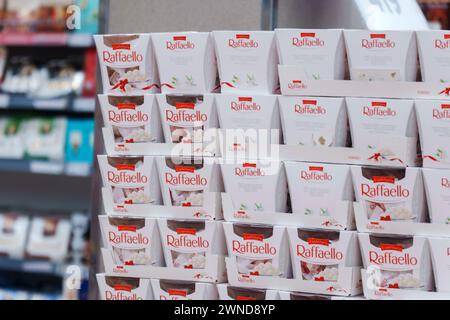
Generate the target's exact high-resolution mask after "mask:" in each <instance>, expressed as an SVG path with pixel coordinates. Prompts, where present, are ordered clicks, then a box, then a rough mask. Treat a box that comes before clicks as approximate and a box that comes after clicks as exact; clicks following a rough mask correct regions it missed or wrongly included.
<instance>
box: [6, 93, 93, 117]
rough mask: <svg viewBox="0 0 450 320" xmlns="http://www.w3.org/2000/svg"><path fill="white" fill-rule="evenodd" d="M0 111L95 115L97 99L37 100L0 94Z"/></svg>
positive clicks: (62, 98)
mask: <svg viewBox="0 0 450 320" xmlns="http://www.w3.org/2000/svg"><path fill="white" fill-rule="evenodd" d="M0 109H8V110H42V111H67V112H73V113H93V112H94V110H95V98H93V97H61V98H54V99H36V98H30V97H27V96H25V95H13V94H4V93H3V94H2V93H0Z"/></svg>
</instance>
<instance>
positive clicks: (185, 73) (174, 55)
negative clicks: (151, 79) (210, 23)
mask: <svg viewBox="0 0 450 320" xmlns="http://www.w3.org/2000/svg"><path fill="white" fill-rule="evenodd" d="M152 42H153V46H154V47H155V55H156V60H157V62H158V70H159V77H160V79H161V91H162V92H163V93H190V94H203V93H207V92H212V91H213V90H214V88H215V87H216V76H217V66H216V56H215V52H214V43H213V39H212V35H211V33H209V32H172V33H153V34H152Z"/></svg>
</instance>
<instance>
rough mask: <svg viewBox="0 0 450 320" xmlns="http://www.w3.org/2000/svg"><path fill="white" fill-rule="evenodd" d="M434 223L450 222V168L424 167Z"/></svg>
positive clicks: (426, 188) (429, 207) (424, 176)
mask: <svg viewBox="0 0 450 320" xmlns="http://www.w3.org/2000/svg"><path fill="white" fill-rule="evenodd" d="M422 173H423V178H424V182H425V191H426V195H427V203H428V213H429V215H430V220H431V222H432V223H445V224H449V223H450V170H449V169H446V170H442V169H428V168H424V169H422Z"/></svg>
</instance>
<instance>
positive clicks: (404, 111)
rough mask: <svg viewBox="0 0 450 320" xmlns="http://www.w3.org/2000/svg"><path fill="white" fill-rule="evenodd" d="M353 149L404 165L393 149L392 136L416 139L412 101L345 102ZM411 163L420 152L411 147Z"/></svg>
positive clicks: (351, 99)
mask: <svg viewBox="0 0 450 320" xmlns="http://www.w3.org/2000/svg"><path fill="white" fill-rule="evenodd" d="M346 102H347V113H348V115H349V122H350V131H351V136H352V145H353V147H354V148H357V149H368V150H369V151H371V152H372V153H373V157H374V158H376V157H381V158H386V159H389V160H390V161H397V162H399V161H401V159H399V157H398V154H399V152H398V150H396V149H394V148H393V146H392V143H391V140H390V138H391V137H392V136H395V137H402V138H405V139H408V138H411V139H417V135H418V132H417V122H416V114H415V112H414V101H413V100H398V99H397V100H395V99H372V98H346ZM408 151H409V157H408V162H409V163H413V162H414V160H415V159H416V157H417V148H416V146H415V145H411V150H408Z"/></svg>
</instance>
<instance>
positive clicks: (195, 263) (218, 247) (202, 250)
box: [158, 219, 226, 269]
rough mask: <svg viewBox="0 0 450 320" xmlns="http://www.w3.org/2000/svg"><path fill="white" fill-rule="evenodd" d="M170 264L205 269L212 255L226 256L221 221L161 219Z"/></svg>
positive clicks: (162, 239)
mask: <svg viewBox="0 0 450 320" xmlns="http://www.w3.org/2000/svg"><path fill="white" fill-rule="evenodd" d="M158 226H159V230H160V231H161V242H162V245H163V249H164V257H165V260H166V265H167V266H168V267H171V268H183V269H205V264H206V259H207V257H208V256H209V255H212V254H214V255H222V256H223V255H225V254H226V247H225V237H224V234H223V228H222V225H221V222H217V221H198V220H197V221H193V220H166V219H159V220H158Z"/></svg>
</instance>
